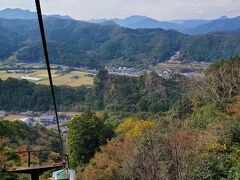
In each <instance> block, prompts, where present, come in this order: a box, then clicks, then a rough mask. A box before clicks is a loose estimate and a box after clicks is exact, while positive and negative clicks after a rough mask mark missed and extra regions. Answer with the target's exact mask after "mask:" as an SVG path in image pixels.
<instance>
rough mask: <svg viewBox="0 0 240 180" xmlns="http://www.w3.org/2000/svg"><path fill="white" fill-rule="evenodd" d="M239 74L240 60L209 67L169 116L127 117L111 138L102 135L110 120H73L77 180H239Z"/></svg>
mask: <svg viewBox="0 0 240 180" xmlns="http://www.w3.org/2000/svg"><path fill="white" fill-rule="evenodd" d="M239 69H240V58H232V59H231V60H228V61H221V62H218V63H216V64H214V65H212V66H210V67H209V69H208V70H207V71H206V72H205V76H204V77H201V78H198V79H196V80H195V81H194V82H193V83H192V85H191V90H190V91H188V93H187V94H186V95H185V96H183V97H182V98H181V99H180V100H179V101H178V102H177V103H175V104H174V105H173V106H171V108H170V110H169V111H168V112H167V113H164V114H155V115H149V116H146V117H145V118H139V117H136V116H134V115H132V116H129V117H128V118H125V119H123V120H122V121H119V123H118V124H115V126H113V129H114V133H115V134H114V136H113V137H112V138H111V136H109V135H108V136H107V135H106V132H105V131H103V129H105V128H104V125H103V124H102V123H104V124H105V126H108V122H109V121H108V118H109V117H107V116H105V115H104V116H101V117H97V116H96V115H95V113H93V112H90V111H87V112H85V113H83V114H82V115H81V116H80V117H75V118H74V119H73V120H72V121H71V122H69V128H70V129H69V132H70V133H69V148H70V159H71V161H70V162H71V166H72V167H73V168H77V169H78V174H77V176H78V179H81V180H89V179H90V180H97V179H114V180H115V179H119V180H120V179H129V180H130V179H140V180H145V179H149V180H150V179H151V180H152V179H233V180H235V179H239V178H240V165H239V162H240V159H239V157H240V156H239V155H240V154H239V153H240V139H239V135H240V111H239V109H240V106H239V102H240V98H239V97H240V71H239ZM88 120H90V121H88ZM86 127H90V128H86ZM96 127H99V129H98V130H96V129H95V128H96ZM99 133H100V134H101V135H100V134H99ZM76 137H77V138H76ZM86 137H88V138H86ZM88 140H91V141H88ZM107 140H108V141H107ZM106 141H107V143H106ZM83 142H86V143H85V144H84V143H83ZM93 142H95V143H93ZM101 144H102V145H101ZM87 149H88V150H87ZM86 152H91V153H86ZM93 154H94V155H93Z"/></svg>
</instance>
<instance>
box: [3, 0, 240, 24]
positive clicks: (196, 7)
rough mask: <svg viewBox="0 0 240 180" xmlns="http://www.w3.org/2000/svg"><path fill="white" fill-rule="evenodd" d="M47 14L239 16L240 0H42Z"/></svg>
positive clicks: (24, 1)
mask: <svg viewBox="0 0 240 180" xmlns="http://www.w3.org/2000/svg"><path fill="white" fill-rule="evenodd" d="M41 2H42V9H43V12H44V13H45V14H53V13H58V14H68V15H71V16H73V17H74V18H76V19H90V18H112V17H120V18H123V17H127V16H130V15H136V14H138V15H146V16H150V17H153V18H157V19H161V20H165V19H179V18H208V19H211V18H217V17H219V16H222V15H228V16H231V17H232V16H238V15H240V1H239V0H41ZM8 7H10V8H16V7H18V8H23V9H30V10H35V4H34V1H33V0H31V1H30V0H1V3H0V9H4V8H8Z"/></svg>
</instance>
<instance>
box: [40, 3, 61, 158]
mask: <svg viewBox="0 0 240 180" xmlns="http://www.w3.org/2000/svg"><path fill="white" fill-rule="evenodd" d="M35 3H36V8H37V15H38V22H39V28H40V33H41V37H42V45H43V50H44V55H45V60H46V64H47V71H48V78H49V83H50V87H51V93H52V99H53V105H54V111H55V116H56V121H57V128H58V135H59V140H60V146H61V147H60V153H61V157H63V156H64V154H63V153H64V152H63V140H62V135H61V129H60V125H59V118H58V112H57V104H56V99H55V94H54V88H53V81H52V74H51V68H50V63H49V57H48V49H47V42H46V37H45V31H44V24H43V18H42V12H41V5H40V1H39V0H35Z"/></svg>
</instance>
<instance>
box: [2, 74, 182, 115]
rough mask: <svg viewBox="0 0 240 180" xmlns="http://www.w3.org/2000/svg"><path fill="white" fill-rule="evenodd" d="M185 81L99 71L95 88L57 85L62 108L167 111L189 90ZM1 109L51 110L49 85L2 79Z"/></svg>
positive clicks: (56, 89)
mask: <svg viewBox="0 0 240 180" xmlns="http://www.w3.org/2000/svg"><path fill="white" fill-rule="evenodd" d="M186 88H187V81H186V80H184V79H183V80H166V79H163V78H161V77H159V76H158V75H157V74H155V73H150V74H145V75H143V76H140V77H126V76H115V75H109V74H108V71H107V70H100V71H99V73H98V74H97V76H96V78H95V80H94V85H93V87H84V86H81V87H76V88H72V87H68V86H55V87H54V89H55V93H56V99H57V104H58V108H59V110H62V111H84V110H86V109H93V110H104V109H105V110H109V111H113V112H118V111H124V112H153V113H157V112H164V111H167V110H168V109H169V107H170V106H171V105H172V104H173V103H174V102H176V101H177V100H178V99H180V97H181V96H182V94H183V93H184V92H185V91H186ZM0 89H1V91H0V109H4V110H7V111H15V112H19V111H27V110H32V111H37V112H38V111H48V110H52V109H53V107H52V103H51V101H49V100H50V99H51V94H50V89H49V86H44V85H36V84H34V83H31V82H28V81H26V80H17V79H8V80H6V81H2V80H0Z"/></svg>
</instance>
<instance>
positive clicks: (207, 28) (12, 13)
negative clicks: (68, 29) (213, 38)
mask: <svg viewBox="0 0 240 180" xmlns="http://www.w3.org/2000/svg"><path fill="white" fill-rule="evenodd" d="M50 16H51V17H56V18H64V19H72V18H71V17H70V16H61V15H50ZM45 17H46V16H45ZM48 17H49V16H48ZM0 18H5V19H36V13H35V12H31V11H29V10H22V9H9V8H8V9H4V10H2V11H0ZM88 22H91V23H99V24H102V25H119V26H121V27H127V28H132V29H139V28H148V29H152V28H162V29H165V30H170V29H172V30H176V31H178V32H181V33H185V34H190V35H195V34H205V33H208V32H224V31H234V30H238V29H240V16H238V17H235V18H228V17H227V16H222V17H220V18H218V19H213V20H205V19H180V20H172V21H159V20H156V19H152V18H149V17H146V16H138V15H135V16H130V17H127V18H125V19H118V18H113V19H91V20H89V21H88Z"/></svg>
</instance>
